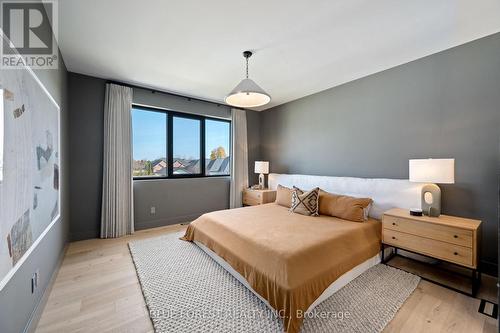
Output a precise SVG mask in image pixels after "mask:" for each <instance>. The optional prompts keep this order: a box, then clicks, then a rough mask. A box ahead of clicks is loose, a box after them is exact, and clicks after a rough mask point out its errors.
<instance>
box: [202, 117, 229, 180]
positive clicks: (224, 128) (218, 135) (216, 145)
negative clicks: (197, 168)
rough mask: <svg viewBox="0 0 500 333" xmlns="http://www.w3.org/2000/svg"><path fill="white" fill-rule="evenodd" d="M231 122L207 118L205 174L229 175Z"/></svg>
mask: <svg viewBox="0 0 500 333" xmlns="http://www.w3.org/2000/svg"><path fill="white" fill-rule="evenodd" d="M230 131H231V129H230V123H229V122H228V121H221V120H212V119H206V120H205V155H206V156H205V174H206V175H208V176H214V175H229V169H230V167H231V163H229V162H230V160H229V152H230V150H229V149H230V145H229V136H230V135H231V133H230Z"/></svg>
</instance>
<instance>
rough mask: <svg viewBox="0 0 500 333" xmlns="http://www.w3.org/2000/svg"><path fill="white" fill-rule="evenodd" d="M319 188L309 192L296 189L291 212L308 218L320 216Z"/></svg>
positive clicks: (293, 193)
mask: <svg viewBox="0 0 500 333" xmlns="http://www.w3.org/2000/svg"><path fill="white" fill-rule="evenodd" d="M318 207H319V187H316V188H315V189H312V190H310V191H307V192H303V191H302V190H300V189H298V188H296V187H294V190H293V192H292V206H291V207H290V211H291V212H294V213H298V214H302V215H307V216H318Z"/></svg>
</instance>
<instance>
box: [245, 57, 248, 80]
mask: <svg viewBox="0 0 500 333" xmlns="http://www.w3.org/2000/svg"><path fill="white" fill-rule="evenodd" d="M248 58H249V57H245V59H246V61H247V79H248Z"/></svg>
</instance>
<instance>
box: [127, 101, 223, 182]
mask: <svg viewBox="0 0 500 333" xmlns="http://www.w3.org/2000/svg"><path fill="white" fill-rule="evenodd" d="M133 109H140V110H144V111H151V112H160V113H164V114H165V115H166V117H165V118H166V126H165V128H166V131H167V133H166V139H167V142H166V152H165V154H166V155H165V157H166V160H167V175H166V176H146V177H134V176H132V180H133V181H136V180H164V179H182V178H213V177H229V176H231V171H229V174H224V175H206V174H205V173H206V163H205V141H206V140H205V139H206V137H205V120H215V121H221V122H226V123H228V124H229V152H230V153H229V159H230V160H229V163H230V164H231V165H232V163H233V160H232V154H231V151H232V144H233V140H232V137H233V131H232V125H233V124H232V122H231V120H229V119H223V118H217V117H212V116H205V115H197V114H191V113H186V112H179V111H174V110H171V109H167V108H160V107H155V106H148V105H142V104H135V103H132V108H131V110H130V112H131V116H132V112H133ZM174 117H178V118H186V119H194V120H198V121H199V122H200V173H193V174H174V173H173V171H174V165H173V164H174V163H173V162H174V153H173V148H174V140H173V136H174V132H173V129H174V122H173V119H174ZM132 148H133V147H132ZM132 161H133V156H132ZM230 170H231V169H230Z"/></svg>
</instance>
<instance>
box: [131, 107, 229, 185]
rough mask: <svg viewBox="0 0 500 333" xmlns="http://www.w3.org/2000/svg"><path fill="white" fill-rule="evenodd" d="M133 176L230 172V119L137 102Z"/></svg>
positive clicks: (203, 174) (214, 174)
mask: <svg viewBox="0 0 500 333" xmlns="http://www.w3.org/2000/svg"><path fill="white" fill-rule="evenodd" d="M132 131H133V133H132V136H133V171H132V176H133V177H134V179H145V178H153V179H154V178H167V177H172V178H182V177H203V176H227V175H229V174H230V166H231V163H230V149H231V147H230V136H231V123H230V122H229V121H228V120H220V119H214V118H209V117H204V116H197V115H188V114H182V113H178V112H172V111H166V110H158V109H149V108H144V107H139V106H134V107H133V109H132Z"/></svg>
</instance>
